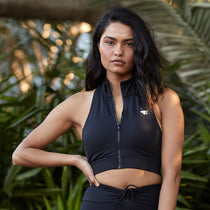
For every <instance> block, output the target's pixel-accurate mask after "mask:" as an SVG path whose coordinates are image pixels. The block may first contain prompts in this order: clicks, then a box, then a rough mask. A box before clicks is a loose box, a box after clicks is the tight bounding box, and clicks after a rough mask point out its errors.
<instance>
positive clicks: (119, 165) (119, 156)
mask: <svg viewBox="0 0 210 210" xmlns="http://www.w3.org/2000/svg"><path fill="white" fill-rule="evenodd" d="M117 146H118V149H117V152H118V168H121V152H120V123H119V122H117Z"/></svg>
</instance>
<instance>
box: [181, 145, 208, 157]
mask: <svg viewBox="0 0 210 210" xmlns="http://www.w3.org/2000/svg"><path fill="white" fill-rule="evenodd" d="M207 149H208V146H207V145H206V144H201V145H198V146H196V147H193V148H190V149H184V150H183V156H187V155H192V154H195V153H197V152H202V151H205V150H207Z"/></svg>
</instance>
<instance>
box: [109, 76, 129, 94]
mask: <svg viewBox="0 0 210 210" xmlns="http://www.w3.org/2000/svg"><path fill="white" fill-rule="evenodd" d="M106 77H107V79H108V81H109V86H110V89H111V92H112V95H113V96H114V97H116V96H121V94H122V93H121V87H120V82H122V81H125V80H128V79H130V78H131V77H132V75H126V76H125V75H123V76H115V77H113V76H110V75H107V76H106Z"/></svg>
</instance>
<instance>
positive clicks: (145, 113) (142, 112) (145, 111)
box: [140, 110, 148, 115]
mask: <svg viewBox="0 0 210 210" xmlns="http://www.w3.org/2000/svg"><path fill="white" fill-rule="evenodd" d="M140 113H141V114H143V115H147V114H148V110H140Z"/></svg>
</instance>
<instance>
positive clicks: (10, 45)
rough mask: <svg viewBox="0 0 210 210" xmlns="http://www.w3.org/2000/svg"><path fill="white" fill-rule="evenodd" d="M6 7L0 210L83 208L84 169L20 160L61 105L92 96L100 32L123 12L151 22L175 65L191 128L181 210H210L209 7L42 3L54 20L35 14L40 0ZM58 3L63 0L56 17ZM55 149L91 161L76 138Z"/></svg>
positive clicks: (0, 58) (171, 2) (154, 0)
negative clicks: (89, 71)
mask: <svg viewBox="0 0 210 210" xmlns="http://www.w3.org/2000/svg"><path fill="white" fill-rule="evenodd" d="M2 2H3V3H2ZM4 2H5V1H1V0H0V16H2V18H1V19H0V46H1V47H0V157H1V159H0V209H1V210H3V209H5V210H13V209H14V210H19V209H21V210H22V209H23V208H25V209H33V210H34V209H47V210H79V208H80V203H81V197H82V194H83V192H84V190H85V188H86V187H87V186H88V185H89V184H88V182H87V180H86V178H85V177H84V175H83V174H81V172H80V171H79V170H78V169H76V168H74V167H57V168H48V169H46V168H45V169H44V168H35V169H31V168H26V167H19V166H18V167H14V166H12V163H11V155H12V152H13V151H14V149H15V148H16V147H17V145H18V144H19V143H20V142H21V141H22V139H23V138H24V137H25V136H26V135H27V134H28V133H29V132H30V131H31V130H32V129H34V128H35V127H36V126H37V125H38V124H39V123H40V122H41V121H42V120H43V119H44V118H45V117H46V115H47V114H48V113H49V112H50V110H52V108H53V107H55V106H56V105H57V104H59V103H60V102H62V101H63V100H64V99H65V98H67V97H69V96H70V95H72V94H74V93H76V92H78V91H82V90H83V89H84V76H85V60H86V57H87V53H88V51H89V47H90V37H91V32H92V30H93V29H94V24H95V22H96V21H97V19H98V17H99V16H100V15H101V14H102V12H103V11H104V10H105V9H107V8H110V7H112V6H116V5H118V6H124V7H128V8H130V9H132V10H133V11H135V12H137V13H138V14H139V15H141V16H142V17H143V19H145V20H146V21H147V22H148V23H150V25H151V26H152V28H153V30H154V32H155V35H156V41H157V44H158V47H159V49H160V51H161V52H162V54H163V55H164V56H165V57H166V58H167V59H168V60H169V61H170V65H169V66H168V67H167V68H166V69H163V70H162V76H163V78H164V82H165V84H166V85H167V86H169V87H170V88H172V89H174V90H175V91H176V92H177V93H178V94H179V96H180V98H181V101H182V106H183V109H184V114H185V124H186V125H185V142H184V149H183V169H182V181H181V187H180V192H179V196H178V203H177V210H184V209H198V210H205V209H210V204H209V196H210V190H209V189H210V164H209V163H210V161H209V160H210V148H209V145H210V62H209V61H210V1H208V0H203V1H202V0H130V1H125V0H121V1H119V0H118V1H117V0H115V1H99V0H92V1H90V0H89V1H82V0H80V1H77V5H74V4H73V3H72V2H73V1H71V0H69V1H67V0H66V1H65V3H66V5H65V4H64V2H63V5H62V1H56V0H53V1H51V3H49V2H48V1H47V0H43V1H42V3H43V2H46V5H45V6H46V13H45V11H44V10H41V12H40V11H39V10H33V9H34V8H35V9H36V8H38V6H39V4H40V1H37V3H35V4H37V5H34V3H33V2H32V3H31V4H32V6H31V7H30V5H27V7H24V4H22V5H20V4H19V3H20V2H24V1H20V2H18V1H12V0H11V2H12V4H11V5H12V6H11V5H9V4H8V5H6V4H5V5H4ZM8 2H10V1H8ZM14 2H16V3H14ZM52 2H53V4H54V3H55V2H57V5H56V4H55V5H54V7H53V9H52V5H53V4H52ZM68 2H69V3H70V4H69V5H68ZM74 2H76V1H74ZM84 2H86V3H84ZM29 3H30V2H29ZM29 3H28V4H29ZM81 5H83V7H81ZM6 8H7V9H6ZM43 8H44V7H43ZM50 8H51V9H52V11H53V12H52V11H51V13H50ZM55 8H57V9H55ZM62 8H63V10H61V9H62ZM17 9H22V10H21V12H20V11H19V13H18V12H17ZM47 9H48V10H47ZM24 10H25V13H24ZM47 11H48V12H47ZM62 11H63V14H62ZM64 11H65V12H66V13H65V12H64ZM93 14H94V15H93ZM46 149H47V150H49V151H56V152H61V153H79V154H83V148H82V144H81V141H78V139H77V137H76V136H75V134H74V132H73V131H72V130H69V131H68V132H66V133H65V134H64V135H62V136H61V137H59V138H58V139H57V140H56V141H55V142H53V143H52V144H50V145H49V146H48V147H47V148H46Z"/></svg>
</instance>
